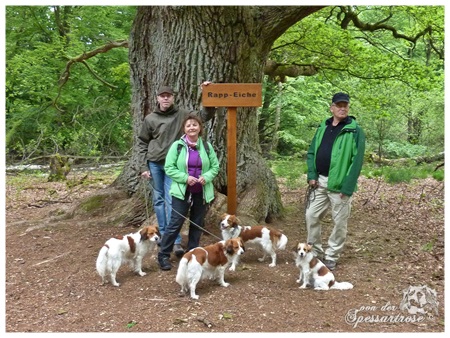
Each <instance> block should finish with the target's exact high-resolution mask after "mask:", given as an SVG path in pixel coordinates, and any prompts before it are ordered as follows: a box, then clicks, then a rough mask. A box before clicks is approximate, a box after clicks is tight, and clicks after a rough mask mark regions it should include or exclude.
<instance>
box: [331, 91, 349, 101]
mask: <svg viewBox="0 0 450 338" xmlns="http://www.w3.org/2000/svg"><path fill="white" fill-rule="evenodd" d="M331 102H333V103H336V102H350V96H348V94H345V93H336V94H334V95H333V99H332V100H331Z"/></svg>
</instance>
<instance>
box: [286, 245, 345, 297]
mask: <svg viewBox="0 0 450 338" xmlns="http://www.w3.org/2000/svg"><path fill="white" fill-rule="evenodd" d="M294 255H295V265H297V267H298V268H299V269H300V276H299V278H298V279H297V281H296V282H297V283H299V284H300V289H305V288H306V287H307V286H308V285H310V286H312V287H313V288H314V290H329V289H337V290H348V289H352V288H353V285H352V284H351V283H348V282H340V283H339V282H336V280H335V279H334V275H333V273H332V272H331V271H330V270H329V269H328V268H327V267H326V266H325V264H323V263H322V262H321V261H320V259H318V258H317V257H315V256H314V255H313V253H312V245H311V244H309V243H308V244H307V243H299V244H298V245H297V246H296V247H295V248H294Z"/></svg>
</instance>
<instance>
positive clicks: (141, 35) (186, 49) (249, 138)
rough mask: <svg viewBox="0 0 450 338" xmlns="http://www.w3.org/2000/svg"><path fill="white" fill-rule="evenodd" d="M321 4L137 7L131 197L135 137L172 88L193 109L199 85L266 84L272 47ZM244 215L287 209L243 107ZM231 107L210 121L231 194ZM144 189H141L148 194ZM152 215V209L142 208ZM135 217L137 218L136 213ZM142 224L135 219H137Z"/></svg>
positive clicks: (122, 180)
mask: <svg viewBox="0 0 450 338" xmlns="http://www.w3.org/2000/svg"><path fill="white" fill-rule="evenodd" d="M321 8H322V7H318V6H304V7H289V6H285V7H270V6H261V7H259V6H240V7H234V6H223V7H222V6H217V7H210V6H199V7H196V6H164V7H156V6H155V7H153V6H152V7H140V8H138V11H137V15H136V18H135V21H134V23H133V28H132V32H131V36H130V40H129V48H130V51H129V58H130V67H131V85H132V92H133V95H132V104H131V109H132V115H133V134H134V140H135V143H134V147H133V151H132V155H131V158H130V160H129V162H128V164H127V165H126V166H125V168H124V170H123V172H122V174H121V175H120V176H119V178H118V179H117V181H116V184H117V185H118V186H120V187H123V188H125V189H127V191H128V192H129V194H130V195H133V194H135V193H136V192H138V191H139V189H138V188H139V185H140V184H141V183H142V182H141V180H140V179H139V177H138V174H139V173H138V168H139V158H138V153H137V149H136V138H137V135H138V133H139V130H140V128H141V124H142V121H143V118H144V116H145V115H147V114H148V113H150V112H151V111H152V109H153V108H154V105H155V102H156V94H155V92H156V90H157V88H158V87H159V86H161V85H163V84H165V85H169V86H172V87H173V88H174V90H175V92H176V97H175V101H176V103H177V104H178V105H179V106H181V107H185V108H187V109H190V110H199V109H200V108H201V91H200V87H199V85H200V83H201V82H202V81H204V80H210V81H213V82H215V83H261V82H262V81H263V71H264V67H265V64H266V61H267V56H268V53H269V51H270V48H271V46H272V44H273V42H274V41H275V40H276V39H277V38H278V37H279V36H280V35H281V34H283V33H284V32H285V30H286V29H288V28H289V27H290V26H291V25H293V24H294V23H296V22H297V21H299V20H301V19H303V18H304V17H306V16H307V15H309V14H312V13H314V12H315V11H317V10H319V9H321ZM237 112H238V117H237V123H238V126H237V129H238V130H237V189H236V190H237V194H238V212H237V213H238V214H246V215H247V216H251V217H253V218H254V219H255V220H257V221H264V220H265V221H270V219H271V218H272V217H277V216H280V214H281V211H282V205H281V199H280V194H279V190H278V186H277V183H276V180H275V177H274V175H273V173H272V172H271V171H270V169H269V167H268V166H267V164H266V162H265V160H264V159H263V157H262V155H261V149H260V145H259V137H258V128H257V121H258V118H257V113H256V108H238V110H237ZM226 121H227V111H226V109H218V111H217V113H216V115H215V117H214V118H213V119H212V120H211V121H210V122H208V123H207V124H206V130H207V135H208V140H209V141H210V142H211V143H212V144H213V146H214V149H215V151H216V152H217V155H218V158H219V161H220V168H221V170H220V173H219V175H218V177H217V178H216V180H215V187H216V189H217V191H218V192H219V193H223V194H226V190H227V174H226V168H227V153H226V148H227V147H226V144H227V140H226V135H227V133H226ZM141 190H142V189H141ZM141 212H142V213H143V214H145V210H142V211H141ZM130 217H131V215H130ZM132 218H133V219H136V217H135V216H133V217H132Z"/></svg>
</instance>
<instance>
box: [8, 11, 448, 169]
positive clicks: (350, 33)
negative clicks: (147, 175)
mask: <svg viewBox="0 0 450 338" xmlns="http://www.w3.org/2000/svg"><path fill="white" fill-rule="evenodd" d="M358 10H359V12H360V13H359V16H360V18H361V19H363V20H365V21H367V22H376V21H377V20H378V21H379V20H386V22H385V24H386V27H395V29H396V30H397V33H396V34H404V35H405V36H416V37H417V40H416V41H414V42H412V41H407V40H405V39H402V38H398V39H394V38H393V37H392V36H393V34H394V32H393V31H392V30H390V29H384V30H381V29H380V30H377V31H373V32H368V31H361V30H359V29H357V28H354V27H349V28H348V29H345V30H344V29H342V28H341V26H340V25H338V24H337V21H336V20H335V19H334V18H333V9H332V8H326V9H323V10H321V11H318V12H317V13H315V14H312V15H310V16H309V17H307V18H305V19H304V20H302V21H300V22H298V23H297V24H295V25H294V26H292V27H291V28H290V29H288V30H287V31H286V33H284V34H283V35H282V36H281V37H280V38H279V39H278V40H277V41H276V43H275V44H274V46H272V49H271V54H270V60H269V61H268V67H267V71H266V74H267V75H266V76H265V81H264V105H263V107H261V108H260V109H259V112H258V117H259V121H258V128H259V138H260V144H261V149H262V151H263V153H264V155H265V157H266V158H268V159H275V158H279V157H284V158H286V157H294V158H302V157H303V156H304V154H305V151H306V149H307V147H308V145H309V142H310V140H311V138H312V136H313V133H314V131H315V128H316V127H317V125H318V124H319V123H320V121H322V120H323V119H324V118H326V117H328V116H329V115H330V114H329V109H328V106H329V101H330V97H331V95H332V93H333V92H334V91H337V90H341V91H344V92H348V93H349V94H350V96H351V100H352V104H351V115H355V116H356V117H357V120H358V122H359V123H360V124H361V125H362V126H363V128H364V129H365V131H366V134H367V152H366V153H367V154H374V155H376V156H379V157H384V158H391V159H394V158H415V157H418V156H424V155H434V154H437V153H440V152H443V148H444V52H443V45H444V7H443V6H394V7H391V6H371V7H369V6H368V7H359V8H358ZM135 13H136V8H135V7H130V6H95V7H91V6H20V7H17V6H7V7H6V85H5V89H6V92H5V94H6V95H5V98H6V111H5V113H6V161H7V163H13V162H18V161H22V162H26V163H36V162H45V163H46V162H47V161H48V158H47V156H49V155H52V154H55V153H60V154H64V155H70V156H73V157H76V156H79V157H80V161H81V158H86V159H89V158H91V159H97V160H99V159H101V160H100V161H104V160H105V159H107V158H112V159H114V160H116V159H126V157H127V154H128V153H129V151H130V148H131V146H132V138H133V132H132V118H131V116H130V96H131V93H130V91H131V89H130V83H129V82H130V79H129V78H130V72H129V60H128V48H127V39H128V35H129V33H130V30H131V25H132V22H133V18H134V16H135ZM429 26H430V27H432V32H431V31H430V33H431V34H430V33H425V34H423V35H420V36H419V35H418V33H419V32H422V31H423V30H424V28H425V27H429ZM87 56H88V57H87ZM270 62H272V63H276V64H277V65H278V67H277V72H273V73H271V72H270V67H269V66H270ZM280 65H281V66H280Z"/></svg>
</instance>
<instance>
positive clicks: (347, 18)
mask: <svg viewBox="0 0 450 338" xmlns="http://www.w3.org/2000/svg"><path fill="white" fill-rule="evenodd" d="M339 8H340V9H341V13H340V15H341V14H343V15H344V17H343V19H342V21H341V28H343V29H347V27H348V25H349V23H350V22H352V23H353V25H354V26H355V27H356V28H358V29H359V30H361V31H369V32H375V31H378V30H386V31H390V32H391V33H392V35H393V36H394V37H395V38H396V39H403V40H406V41H409V42H411V43H413V44H414V45H415V44H416V42H417V40H419V39H420V38H421V37H422V36H424V35H425V34H427V33H428V34H431V33H432V31H433V30H432V28H431V26H428V27H426V28H425V29H424V30H422V31H421V32H419V33H417V34H416V35H415V36H408V35H405V34H401V33H399V32H398V31H397V29H396V28H395V27H393V26H390V25H387V24H385V23H384V22H386V21H387V19H388V18H390V17H391V16H392V15H389V17H388V18H386V19H384V20H381V21H379V22H377V23H374V24H370V23H365V22H362V21H361V20H359V18H358V13H357V12H355V11H354V10H353V8H352V7H351V6H340V7H339ZM340 15H339V16H338V17H340Z"/></svg>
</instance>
